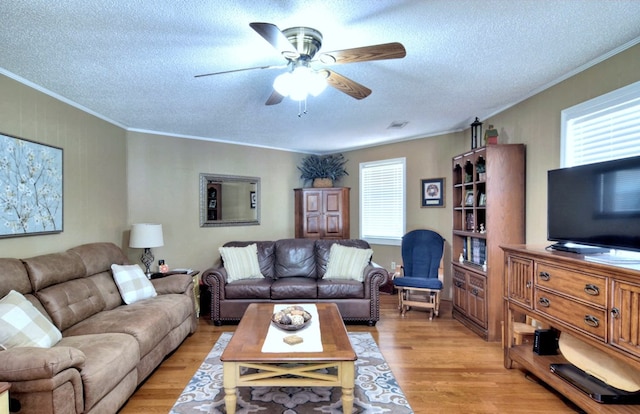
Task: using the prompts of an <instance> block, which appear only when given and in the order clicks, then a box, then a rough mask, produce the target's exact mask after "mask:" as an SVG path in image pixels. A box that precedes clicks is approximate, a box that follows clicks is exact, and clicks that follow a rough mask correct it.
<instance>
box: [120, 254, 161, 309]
mask: <svg viewBox="0 0 640 414" xmlns="http://www.w3.org/2000/svg"><path fill="white" fill-rule="evenodd" d="M111 270H112V271H113V279H114V280H115V281H116V285H118V290H119V291H120V296H122V300H123V301H124V303H126V304H127V305H130V304H132V303H135V302H137V301H139V300H142V299H148V298H152V297H154V296H157V295H158V294H157V293H156V289H155V288H154V287H153V284H152V283H151V281H150V280H149V279H147V276H146V275H145V274H144V272H143V271H142V268H141V267H140V266H138V265H124V266H123V265H117V264H113V265H111Z"/></svg>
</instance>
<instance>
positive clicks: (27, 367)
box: [0, 346, 85, 382]
mask: <svg viewBox="0 0 640 414" xmlns="http://www.w3.org/2000/svg"><path fill="white" fill-rule="evenodd" d="M84 361H85V355H84V352H82V351H80V350H79V349H76V348H72V347H69V346H54V347H53V348H33V347H20V348H11V349H8V350H6V351H2V352H0V381H8V382H17V381H31V380H38V379H49V378H53V377H55V376H56V375H57V374H58V373H60V372H62V371H64V370H65V369H68V368H78V369H80V368H82V366H84Z"/></svg>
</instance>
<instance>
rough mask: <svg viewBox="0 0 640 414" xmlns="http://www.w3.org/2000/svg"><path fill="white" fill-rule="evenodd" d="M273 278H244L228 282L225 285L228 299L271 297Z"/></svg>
mask: <svg viewBox="0 0 640 414" xmlns="http://www.w3.org/2000/svg"><path fill="white" fill-rule="evenodd" d="M272 282H273V279H270V278H266V277H265V278H262V279H243V280H236V281H235V282H231V283H227V284H226V285H225V287H224V297H225V298H226V299H269V298H271V283H272Z"/></svg>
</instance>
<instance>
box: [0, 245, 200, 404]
mask: <svg viewBox="0 0 640 414" xmlns="http://www.w3.org/2000/svg"><path fill="white" fill-rule="evenodd" d="M112 264H120V265H123V264H127V257H126V256H125V255H124V253H123V252H122V250H121V249H120V248H119V247H117V246H116V245H114V244H112V243H92V244H85V245H82V246H78V247H74V248H72V249H70V250H67V251H65V252H61V253H54V254H48V255H42V256H37V257H32V258H29V259H22V260H20V259H13V258H5V259H0V298H2V297H5V296H6V295H7V294H8V293H9V292H10V291H11V290H15V291H17V292H19V293H21V294H22V295H23V296H24V297H25V298H26V299H28V300H29V302H31V303H32V304H33V305H34V306H35V307H36V308H37V309H38V310H39V311H40V313H42V314H43V315H44V316H45V317H46V318H48V319H49V320H50V321H51V322H53V324H54V325H55V326H56V327H57V328H58V329H59V330H60V332H61V333H62V340H60V341H59V342H58V343H57V344H55V345H54V346H52V347H51V348H39V347H17V348H10V349H8V350H4V351H0V381H6V382H10V383H11V390H10V397H11V400H12V406H13V407H15V408H18V407H19V410H18V412H19V413H20V414H22V413H25V414H28V413H38V414H42V413H56V414H58V413H64V414H67V413H115V412H117V411H118V409H119V408H120V407H122V406H123V405H124V403H125V402H126V401H127V399H128V398H129V397H130V396H131V395H132V394H133V393H134V392H135V390H136V387H137V386H138V385H139V384H140V383H141V382H142V381H143V380H144V379H145V378H146V377H147V376H148V375H149V374H150V373H151V372H152V371H153V370H154V369H155V368H156V367H157V366H158V365H159V364H160V363H161V362H162V361H163V359H164V358H165V357H166V356H167V355H168V354H169V353H170V352H171V351H173V350H174V349H176V348H177V347H178V346H179V345H180V344H181V343H182V341H183V340H184V339H185V338H186V337H187V336H188V335H190V334H191V333H193V332H195V330H196V328H197V319H196V314H195V307H194V303H195V302H194V295H193V279H192V278H191V276H189V275H172V276H168V277H165V278H162V279H155V280H152V281H151V282H152V283H153V285H154V288H155V291H156V293H157V296H155V297H152V298H149V299H143V300H141V301H138V302H135V303H132V304H129V305H125V304H124V303H123V300H122V298H121V295H120V293H119V291H118V287H117V285H116V283H115V282H114V279H113V275H112V272H111V265H112ZM0 411H1V410H0ZM12 412H13V410H12Z"/></svg>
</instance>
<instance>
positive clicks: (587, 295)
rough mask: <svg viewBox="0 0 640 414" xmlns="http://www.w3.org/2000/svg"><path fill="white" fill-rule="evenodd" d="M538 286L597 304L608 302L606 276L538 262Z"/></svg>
mask: <svg viewBox="0 0 640 414" xmlns="http://www.w3.org/2000/svg"><path fill="white" fill-rule="evenodd" d="M535 278H536V280H535V282H536V287H541V288H544V289H549V290H552V291H555V292H558V293H563V294H565V295H569V296H572V297H574V298H578V299H582V300H584V301H587V302H589V303H592V304H594V305H597V306H603V307H604V306H606V304H607V281H606V278H604V277H600V276H595V275H590V274H584V273H579V272H574V271H571V270H568V269H565V268H562V267H556V266H553V265H550V264H547V263H537V264H536V272H535Z"/></svg>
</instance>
